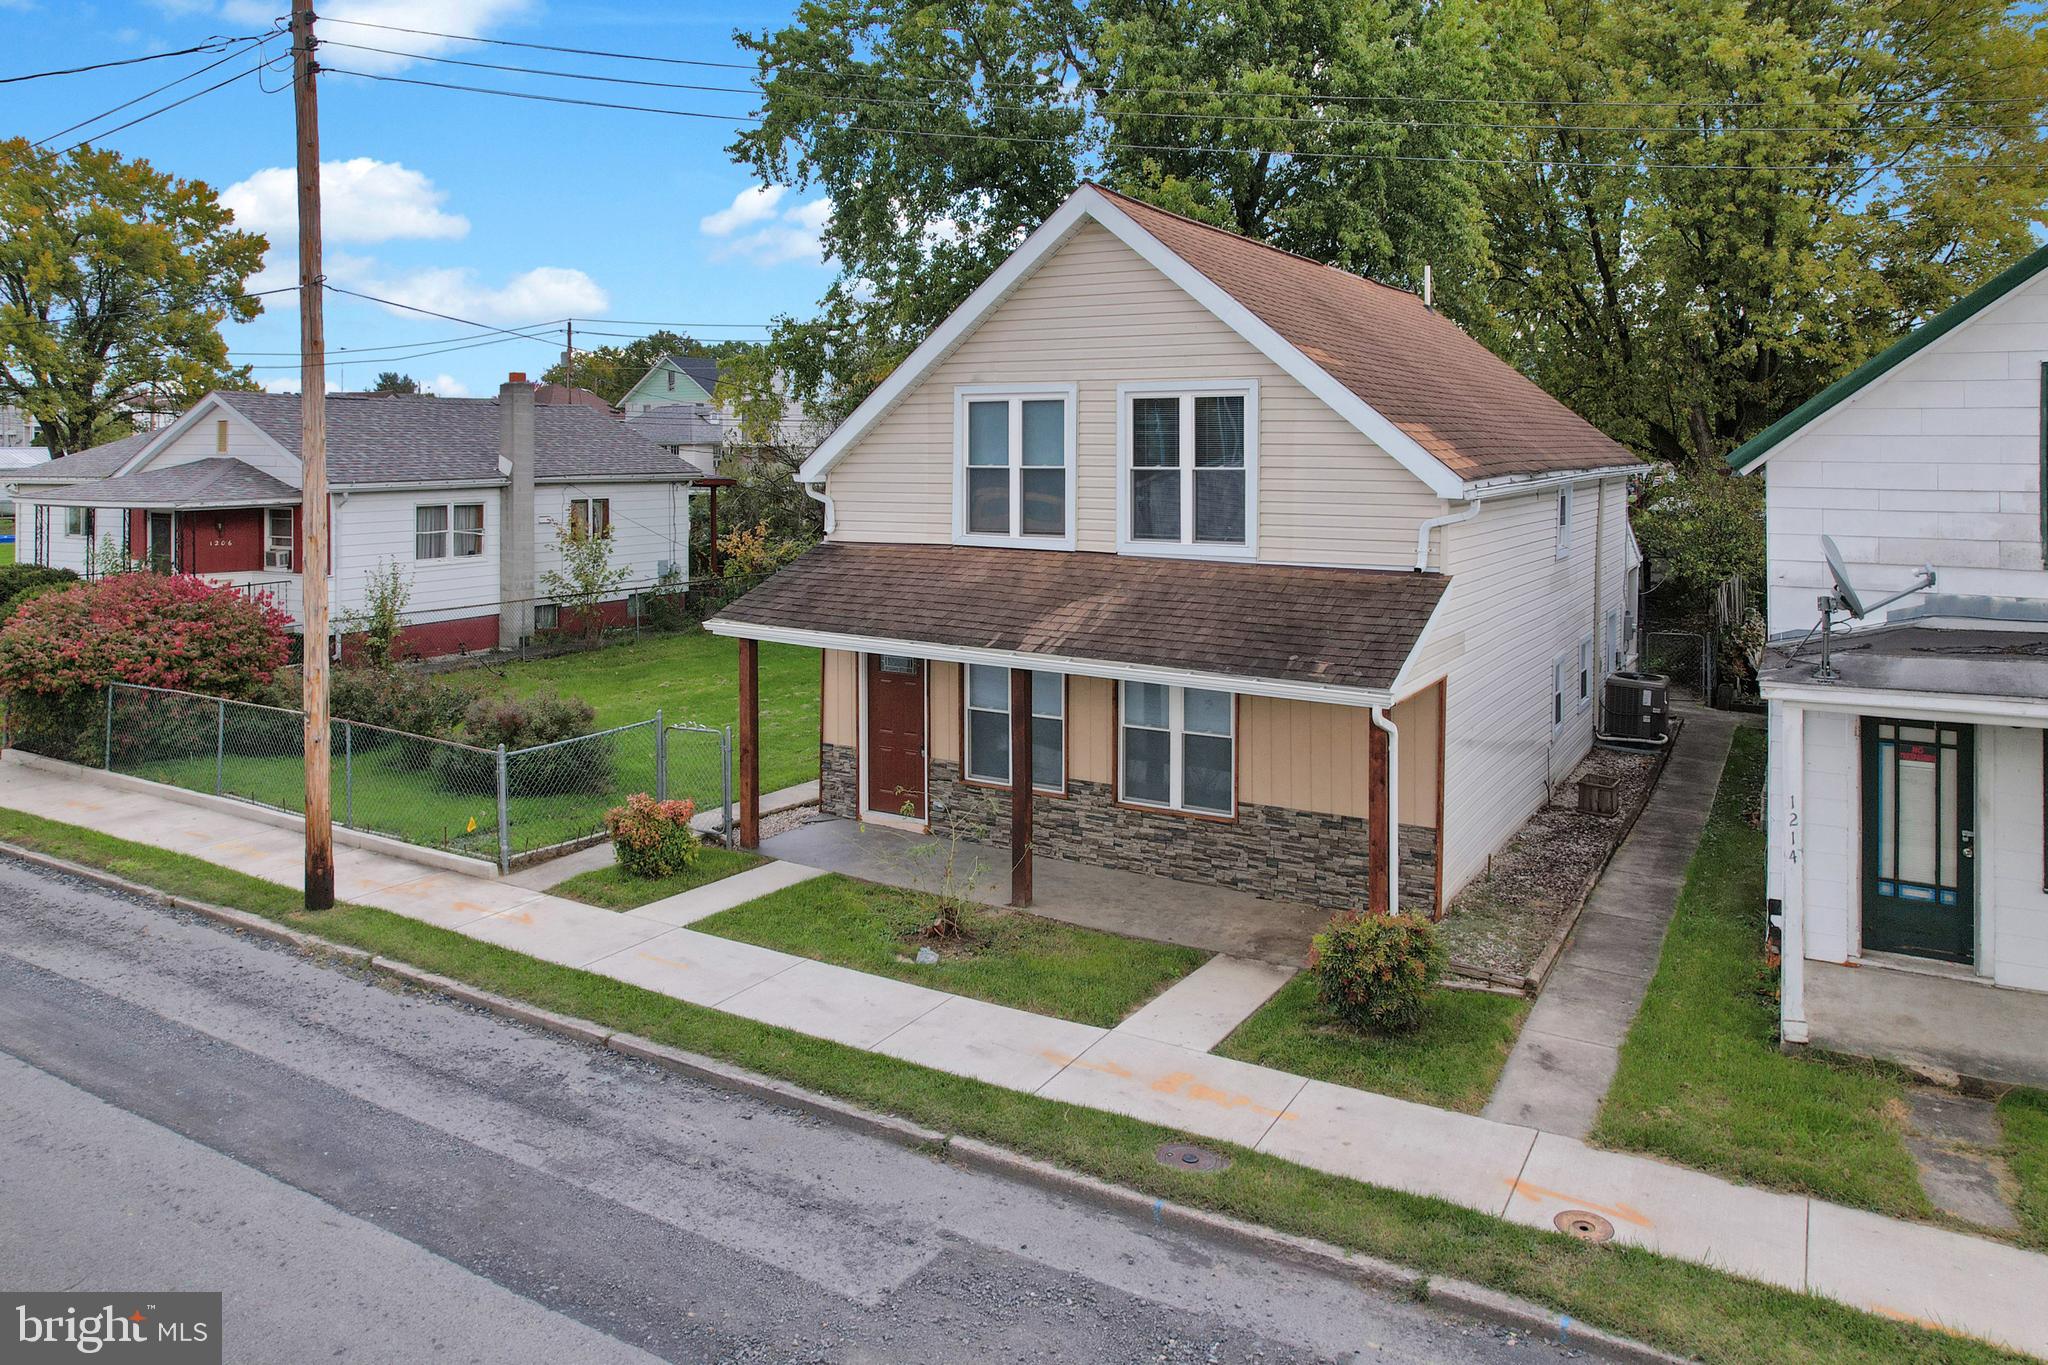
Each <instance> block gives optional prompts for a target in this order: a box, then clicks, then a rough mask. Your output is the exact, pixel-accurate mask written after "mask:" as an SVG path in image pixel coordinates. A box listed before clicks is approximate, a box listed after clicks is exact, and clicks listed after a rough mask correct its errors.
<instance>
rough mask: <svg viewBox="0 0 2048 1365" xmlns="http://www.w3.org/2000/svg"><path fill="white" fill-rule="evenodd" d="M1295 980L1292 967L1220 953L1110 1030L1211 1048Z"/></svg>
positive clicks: (1191, 1048) (1196, 1048)
mask: <svg viewBox="0 0 2048 1365" xmlns="http://www.w3.org/2000/svg"><path fill="white" fill-rule="evenodd" d="M1293 979H1294V968H1292V967H1276V966H1274V965H1273V964H1272V963H1270V962H1253V961H1251V960H1249V959H1247V958H1242V957H1230V956H1228V955H1226V954H1223V953H1218V954H1217V955H1216V956H1215V957H1212V958H1210V959H1209V960H1208V961H1207V962H1204V963H1203V964H1202V965H1201V966H1199V967H1197V968H1195V969H1194V970H1193V971H1191V972H1189V973H1188V974H1187V975H1186V976H1184V977H1182V978H1181V979H1180V980H1178V981H1176V982H1174V983H1173V984H1172V985H1171V986H1168V987H1167V988H1166V989H1165V990H1163V991H1161V992H1160V993H1159V994H1158V995H1156V996H1154V997H1153V998H1152V999H1151V1000H1150V1001H1148V1002H1147V1003H1146V1004H1144V1005H1143V1006H1141V1007H1140V1008H1139V1009H1138V1010H1137V1012H1136V1013H1134V1014H1132V1015H1131V1017H1130V1018H1128V1019H1126V1020H1124V1021H1123V1022H1122V1023H1121V1024H1118V1025H1117V1026H1116V1028H1115V1029H1113V1030H1112V1032H1115V1033H1130V1034H1135V1035H1137V1036H1138V1037H1140V1038H1150V1039H1151V1040H1152V1041H1153V1042H1155V1043H1171V1044H1173V1045H1174V1046H1175V1047H1184V1048H1186V1049H1188V1050H1189V1051H1190V1052H1207V1051H1209V1050H1210V1049H1211V1048H1213V1047H1215V1046H1216V1045H1217V1044H1218V1043H1220V1042H1222V1041H1223V1040H1224V1039H1225V1038H1228V1037H1229V1036H1230V1035H1231V1032H1232V1031H1233V1030H1235V1029H1236V1028H1237V1026H1238V1025H1239V1024H1242V1023H1243V1022H1244V1021H1245V1020H1247V1019H1249V1018H1251V1017H1252V1015H1254V1014H1256V1013H1258V1010H1259V1006H1261V1005H1263V1004H1265V1003H1266V1002H1267V1001H1268V1000H1271V999H1272V998H1273V993H1274V992H1275V991H1277V990H1279V989H1280V988H1281V987H1282V986H1284V985H1286V984H1287V983H1288V982H1289V981H1291V980H1293Z"/></svg>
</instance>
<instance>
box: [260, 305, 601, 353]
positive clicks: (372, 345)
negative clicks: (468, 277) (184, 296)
mask: <svg viewBox="0 0 2048 1365" xmlns="http://www.w3.org/2000/svg"><path fill="white" fill-rule="evenodd" d="M295 292H296V291H295ZM567 321H568V319H567V318H549V319H547V320H545V321H542V322H532V323H526V324H523V325H522V326H520V327H519V328H517V329H515V330H518V331H523V332H538V331H542V330H544V329H554V328H558V327H560V326H561V325H562V324H563V323H565V322H567ZM470 325H472V326H475V325H476V324H474V323H472V324H470ZM474 339H475V337H474V335H473V334H472V333H469V332H464V333H462V334H461V335H460V336H452V337H421V338H419V339H418V340H416V341H379V342H364V343H362V344H361V345H358V346H329V347H328V348H327V353H328V354H329V355H340V354H342V353H344V352H353V353H361V352H364V351H395V350H403V349H407V348H409V347H413V346H440V345H443V344H445V343H448V342H452V341H472V340H474ZM228 349H229V350H231V351H233V352H234V353H235V354H237V355H297V354H298V352H297V351H296V350H290V351H258V350H251V349H248V348H245V347H241V346H230V347H229V348H228Z"/></svg>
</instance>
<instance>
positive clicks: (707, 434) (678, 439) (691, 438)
mask: <svg viewBox="0 0 2048 1365" xmlns="http://www.w3.org/2000/svg"><path fill="white" fill-rule="evenodd" d="M625 420H626V425H627V426H629V427H631V428H632V429H633V430H635V431H637V432H639V433H640V434H641V435H642V436H645V437H646V438H647V439H648V440H650V441H652V442H654V443H655V444H656V445H661V446H711V447H713V448H717V447H722V446H723V445H724V444H725V436H726V426H725V419H724V417H722V416H721V415H720V414H719V411H718V409H717V408H716V407H714V406H712V405H711V404H709V403H664V404H663V405H661V406H660V407H658V408H655V409H654V410H652V411H651V412H635V413H631V414H629V415H628V416H627V417H626V419H625Z"/></svg>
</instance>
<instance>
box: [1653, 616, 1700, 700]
mask: <svg viewBox="0 0 2048 1365" xmlns="http://www.w3.org/2000/svg"><path fill="white" fill-rule="evenodd" d="M1642 668H1643V670H1644V671H1645V672H1649V673H1662V674H1663V675H1664V676H1665V677H1667V678H1669V679H1671V685H1672V686H1673V687H1676V688H1680V689H1682V690H1684V691H1686V692H1690V693H1692V694H1693V695H1694V696H1695V697H1697V698H1698V699H1699V700H1700V701H1702V702H1709V703H1711V702H1712V700H1713V696H1714V643H1713V639H1712V637H1711V636H1708V635H1705V634H1702V633H1700V632H1698V631H1691V630H1651V631H1645V632H1644V633H1643V660H1642Z"/></svg>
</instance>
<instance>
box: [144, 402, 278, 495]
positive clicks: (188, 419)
mask: <svg viewBox="0 0 2048 1365" xmlns="http://www.w3.org/2000/svg"><path fill="white" fill-rule="evenodd" d="M210 412H218V413H219V414H220V415H221V416H223V417H225V418H227V419H228V420H229V421H231V422H233V423H234V424H235V425H236V426H238V427H242V428H244V429H245V430H247V431H249V432H251V433H253V434H254V435H255V437H256V439H257V440H258V441H259V442H261V443H262V444H264V445H266V446H269V447H270V448H271V450H273V451H275V452H276V453H277V454H279V455H281V456H283V457H284V458H285V459H286V460H289V461H290V462H291V463H292V464H294V465H297V466H300V467H301V468H303V467H304V463H305V462H304V461H302V460H301V459H299V457H298V456H296V455H294V454H292V453H291V451H289V450H287V449H285V447H284V445H283V444H282V443H281V442H279V441H278V440H277V439H276V438H275V437H273V436H272V435H271V434H270V433H269V432H267V431H265V430H264V429H263V428H262V427H259V426H257V425H256V424H255V423H254V422H252V421H250V420H249V419H248V418H247V417H245V416H243V415H242V414H241V413H240V412H239V411H237V410H236V408H235V405H234V404H233V403H230V402H228V401H227V400H226V399H224V398H222V397H221V396H220V395H219V394H216V393H209V394H207V395H206V397H204V398H202V399H200V400H199V401H198V402H197V403H194V404H193V405H192V406H191V407H190V408H188V409H187V410H186V411H185V414H184V415H183V416H182V417H180V418H178V420H177V421H175V422H173V423H171V424H170V425H169V426H167V427H165V428H164V429H163V430H162V431H160V432H158V433H157V434H156V435H155V436H154V437H153V438H151V439H150V440H148V441H145V442H144V443H143V446H142V449H141V450H139V451H137V452H136V453H135V457H134V458H133V459H131V460H129V461H128V463H127V464H124V465H122V466H121V467H120V468H119V469H117V470H115V471H114V473H112V474H109V475H107V476H106V477H108V478H110V479H111V478H118V477H119V476H120V475H123V474H133V473H135V472H136V471H137V470H140V469H146V468H148V466H149V462H150V461H151V460H154V459H155V458H156V457H157V456H158V455H160V454H162V453H163V452H164V451H165V450H166V449H167V448H168V447H169V446H170V444H171V443H172V442H173V441H175V440H177V439H178V437H180V436H182V435H184V434H185V433H186V432H188V431H190V430H191V429H192V428H193V427H195V426H197V425H199V423H200V422H202V421H204V420H205V418H206V414H208V413H210ZM201 458H202V459H205V458H208V457H206V456H201ZM212 458H220V457H218V456H215V457H212Z"/></svg>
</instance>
